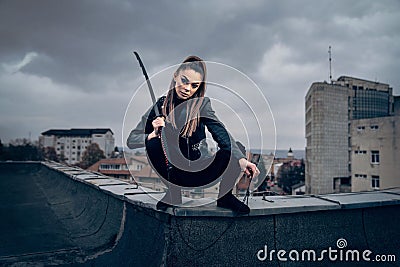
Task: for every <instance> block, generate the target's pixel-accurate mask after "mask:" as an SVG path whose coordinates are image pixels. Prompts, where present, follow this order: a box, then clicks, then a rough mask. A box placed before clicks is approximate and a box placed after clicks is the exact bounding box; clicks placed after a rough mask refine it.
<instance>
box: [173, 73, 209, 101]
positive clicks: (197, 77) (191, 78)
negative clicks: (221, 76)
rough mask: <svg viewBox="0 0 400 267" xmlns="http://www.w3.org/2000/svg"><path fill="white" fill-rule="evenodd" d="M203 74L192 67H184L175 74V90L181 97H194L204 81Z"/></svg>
mask: <svg viewBox="0 0 400 267" xmlns="http://www.w3.org/2000/svg"><path fill="white" fill-rule="evenodd" d="M202 78H203V77H202V75H201V74H200V73H198V72H196V71H194V70H192V69H184V70H181V71H179V72H178V73H177V74H175V75H174V80H175V92H176V94H177V95H178V98H180V99H184V100H186V99H189V98H190V97H192V96H193V95H194V94H195V93H196V91H197V90H198V89H199V86H200V84H201V81H202Z"/></svg>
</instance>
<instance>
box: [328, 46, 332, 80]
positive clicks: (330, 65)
mask: <svg viewBox="0 0 400 267" xmlns="http://www.w3.org/2000/svg"><path fill="white" fill-rule="evenodd" d="M328 54H329V81H330V82H331V83H332V51H331V46H329V50H328Z"/></svg>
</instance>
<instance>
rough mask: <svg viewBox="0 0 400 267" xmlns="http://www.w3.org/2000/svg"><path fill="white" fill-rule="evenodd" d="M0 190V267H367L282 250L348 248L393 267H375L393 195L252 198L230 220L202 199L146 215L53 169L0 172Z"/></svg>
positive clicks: (129, 195)
mask: <svg viewBox="0 0 400 267" xmlns="http://www.w3.org/2000/svg"><path fill="white" fill-rule="evenodd" d="M28 180H29V181H28ZM0 181H1V187H0V188H1V190H2V192H1V194H0V197H1V202H0V203H2V204H1V206H0V216H1V218H2V220H1V222H0V224H1V229H2V230H1V231H0V244H1V245H0V265H17V266H18V265H33V266H35V265H49V264H52V265H57V264H62V265H67V266H68V265H74V266H76V265H83V266H265V265H268V266H331V265H332V266H349V265H350V266H353V265H355V266H365V265H366V266H374V263H376V262H374V263H371V264H369V265H368V264H367V262H365V261H360V262H345V261H344V260H342V261H339V260H336V261H330V260H329V258H328V255H325V257H324V260H322V261H308V260H307V258H306V260H305V261H300V262H299V261H292V260H290V259H289V258H288V254H289V252H290V251H292V250H297V251H299V252H300V257H301V253H302V252H303V251H304V250H307V251H308V250H315V251H316V252H317V253H318V254H317V255H318V257H319V256H320V254H319V253H320V252H321V251H322V250H324V249H329V247H331V249H336V250H338V252H336V254H337V255H339V253H340V251H342V253H346V251H347V250H349V249H351V250H359V251H360V252H361V253H362V252H363V251H364V250H370V251H372V253H373V254H371V255H370V256H369V257H370V258H371V259H372V257H373V256H375V255H377V254H384V255H394V256H395V257H396V260H397V261H396V262H391V263H380V264H379V266H399V259H400V258H399V257H400V252H399V251H400V250H399V248H400V241H399V240H400V231H398V222H399V221H400V189H394V190H387V191H381V192H370V193H357V194H355V193H351V194H338V195H320V196H290V197H282V196H271V197H267V199H265V200H263V198H262V197H253V198H251V199H250V201H249V205H250V207H251V213H250V214H249V215H248V216H242V217H237V216H235V214H233V213H232V212H230V211H229V210H225V209H221V208H217V207H216V206H215V202H211V201H209V199H201V200H192V199H186V198H184V203H183V204H184V206H183V207H180V208H176V209H173V210H172V209H169V210H167V211H166V212H160V211H157V210H155V204H156V202H157V199H159V198H161V197H162V194H160V193H158V192H154V191H150V190H146V189H145V188H135V187H133V186H132V185H129V184H127V183H124V182H121V181H119V180H116V179H110V178H108V177H104V176H98V175H95V174H93V173H89V172H85V171H83V170H80V169H76V168H68V167H65V166H62V165H58V164H54V163H45V164H39V163H30V164H28V163H24V164H15V163H5V164H0ZM8 191H9V192H8ZM193 205H195V206H196V207H188V206H193ZM17 210H20V213H19V214H20V216H16V211H17ZM30 211H34V212H33V213H30ZM35 213H36V214H35ZM37 213H42V215H43V216H38V215H37ZM51 214H53V215H51ZM10 217H13V220H10ZM4 218H7V220H4ZM46 220H47V222H46ZM24 222H26V223H24ZM28 222H29V223H28ZM37 222H40V223H37ZM30 225H31V226H32V225H34V227H31V226H30ZM50 230H51V231H50ZM7 233H9V234H7ZM44 233H47V234H46V235H45V234H44ZM338 240H339V241H341V242H342V243H347V245H346V246H344V245H342V243H338V244H339V245H340V249H339V247H338V244H337V242H338ZM344 240H345V241H344ZM56 241H57V242H56ZM46 245H47V247H46ZM50 245H51V246H50ZM22 249H24V251H22ZM265 249H266V250H267V254H268V255H269V253H270V251H271V250H272V249H274V250H276V251H278V250H285V251H287V254H286V255H284V256H283V257H286V258H288V261H280V260H278V258H277V255H276V252H275V254H274V255H273V256H272V260H270V259H269V258H268V257H267V258H266V259H265V260H264V261H260V260H259V259H258V257H257V254H258V255H259V256H260V257H261V258H262V257H263V256H264V250H265ZM293 255H295V254H292V256H293ZM343 255H345V254H343ZM305 256H306V257H308V256H307V255H306V254H305ZM350 263H351V264H350Z"/></svg>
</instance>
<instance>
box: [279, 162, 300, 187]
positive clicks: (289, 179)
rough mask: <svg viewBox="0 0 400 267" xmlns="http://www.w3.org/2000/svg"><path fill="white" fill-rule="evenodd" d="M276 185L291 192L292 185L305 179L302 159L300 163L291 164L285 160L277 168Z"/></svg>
mask: <svg viewBox="0 0 400 267" xmlns="http://www.w3.org/2000/svg"><path fill="white" fill-rule="evenodd" d="M277 180H278V186H279V187H281V188H282V189H283V191H284V192H285V193H287V194H291V193H292V186H293V185H295V184H298V183H300V182H301V181H304V180H305V165H304V160H301V162H300V165H293V164H292V163H291V162H286V163H284V164H282V166H281V167H280V168H279V170H278V174H277Z"/></svg>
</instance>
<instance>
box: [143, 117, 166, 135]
mask: <svg viewBox="0 0 400 267" xmlns="http://www.w3.org/2000/svg"><path fill="white" fill-rule="evenodd" d="M151 124H152V125H153V128H154V131H153V132H152V133H151V134H149V136H148V138H147V139H151V138H154V137H159V135H160V131H159V129H160V127H164V126H165V120H164V117H157V118H155V119H154V120H153V121H152V122H151Z"/></svg>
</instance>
